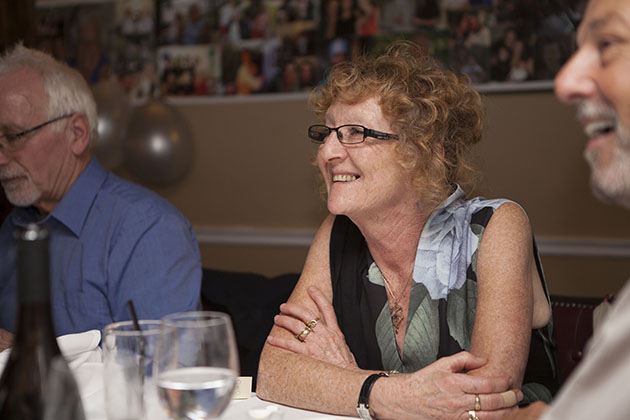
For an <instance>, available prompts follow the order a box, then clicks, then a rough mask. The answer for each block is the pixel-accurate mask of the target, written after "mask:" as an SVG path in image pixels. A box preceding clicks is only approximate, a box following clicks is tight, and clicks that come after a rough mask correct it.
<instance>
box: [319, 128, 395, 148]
mask: <svg viewBox="0 0 630 420" xmlns="http://www.w3.org/2000/svg"><path fill="white" fill-rule="evenodd" d="M315 127H318V128H325V129H326V130H328V133H327V134H326V135H325V136H324V137H322V138H321V139H319V138H313V135H312V132H311V130H312V129H313V128H315ZM343 127H361V128H362V129H363V139H361V141H351V142H348V141H345V140H343V139H342V138H341V137H340V136H339V129H341V128H343ZM333 131H335V132H336V133H337V139H339V142H340V143H342V144H360V143H363V142H364V141H365V139H366V138H368V137H373V138H375V139H378V140H398V134H391V133H384V132H382V131H377V130H372V129H371V128H367V127H365V126H363V125H361V124H343V125H340V126H339V127H328V126H327V125H324V124H313V125H310V126H309V127H308V138H309V139H310V140H311V141H312V142H313V143H318V144H322V143H324V141H325V140H326V138H327V137H328V136H330V133H332V132H333Z"/></svg>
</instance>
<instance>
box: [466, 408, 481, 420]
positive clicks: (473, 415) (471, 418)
mask: <svg viewBox="0 0 630 420" xmlns="http://www.w3.org/2000/svg"><path fill="white" fill-rule="evenodd" d="M468 420H479V417H477V413H475V410H470V411H469V412H468Z"/></svg>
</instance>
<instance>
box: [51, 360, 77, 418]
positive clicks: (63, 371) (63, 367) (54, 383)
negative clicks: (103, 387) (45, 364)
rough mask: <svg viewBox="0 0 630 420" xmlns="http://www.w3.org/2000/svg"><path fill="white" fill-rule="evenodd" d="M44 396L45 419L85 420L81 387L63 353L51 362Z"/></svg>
mask: <svg viewBox="0 0 630 420" xmlns="http://www.w3.org/2000/svg"><path fill="white" fill-rule="evenodd" d="M43 398H44V420H70V419H72V420H85V413H84V411H83V404H82V402H81V394H80V393H79V387H78V385H77V382H76V379H75V377H74V374H73V373H72V371H71V370H70V367H68V363H67V362H66V361H65V360H64V358H63V356H62V355H58V356H55V357H54V358H53V359H52V360H51V362H50V367H49V369H48V377H47V378H46V381H45V383H44V389H43Z"/></svg>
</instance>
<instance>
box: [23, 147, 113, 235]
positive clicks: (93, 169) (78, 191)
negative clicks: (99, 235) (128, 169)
mask: <svg viewBox="0 0 630 420" xmlns="http://www.w3.org/2000/svg"><path fill="white" fill-rule="evenodd" d="M106 178H107V171H105V169H103V167H102V166H101V164H100V163H98V160H96V158H92V160H90V162H89V163H88V165H87V166H86V167H85V169H84V170H83V172H81V174H80V175H79V177H78V178H77V179H76V180H75V181H74V183H73V184H72V186H70V189H69V190H68V192H66V194H65V195H64V196H63V198H62V199H61V201H60V202H59V204H57V206H56V207H55V208H54V210H53V211H52V213H50V214H49V215H48V216H46V217H45V218H44V219H42V220H38V217H37V209H35V207H33V206H29V207H24V208H19V207H17V208H15V210H14V211H13V215H12V216H11V222H12V223H13V224H14V225H15V226H25V225H27V224H29V223H38V224H40V223H46V222H48V220H49V219H50V218H54V219H56V220H57V221H59V223H61V224H63V225H64V226H66V227H67V228H68V229H69V230H70V231H71V232H72V233H74V234H75V235H76V236H79V235H80V234H81V230H82V229H83V225H84V223H85V220H86V219H87V215H88V213H89V211H90V208H91V207H92V204H93V203H94V200H95V199H96V195H97V194H98V191H99V189H100V187H101V185H103V182H105V179H106Z"/></svg>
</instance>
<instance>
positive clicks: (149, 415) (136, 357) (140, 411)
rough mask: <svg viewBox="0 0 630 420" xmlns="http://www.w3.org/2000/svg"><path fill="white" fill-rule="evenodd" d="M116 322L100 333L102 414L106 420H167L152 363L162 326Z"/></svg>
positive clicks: (147, 321)
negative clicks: (138, 328)
mask: <svg viewBox="0 0 630 420" xmlns="http://www.w3.org/2000/svg"><path fill="white" fill-rule="evenodd" d="M139 325H140V331H138V330H136V328H135V327H134V325H133V322H132V321H124V322H117V323H114V324H110V325H108V326H106V327H105V328H104V329H103V363H104V369H103V380H104V385H105V411H106V412H107V418H108V419H109V420H149V419H150V420H160V419H167V417H166V416H165V415H164V410H163V409H162V407H161V406H160V403H159V401H158V395H157V387H156V381H155V378H154V377H153V362H154V360H155V350H156V347H157V342H158V337H159V334H160V326H161V322H160V321H157V320H155V321H154V320H141V321H139Z"/></svg>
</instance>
